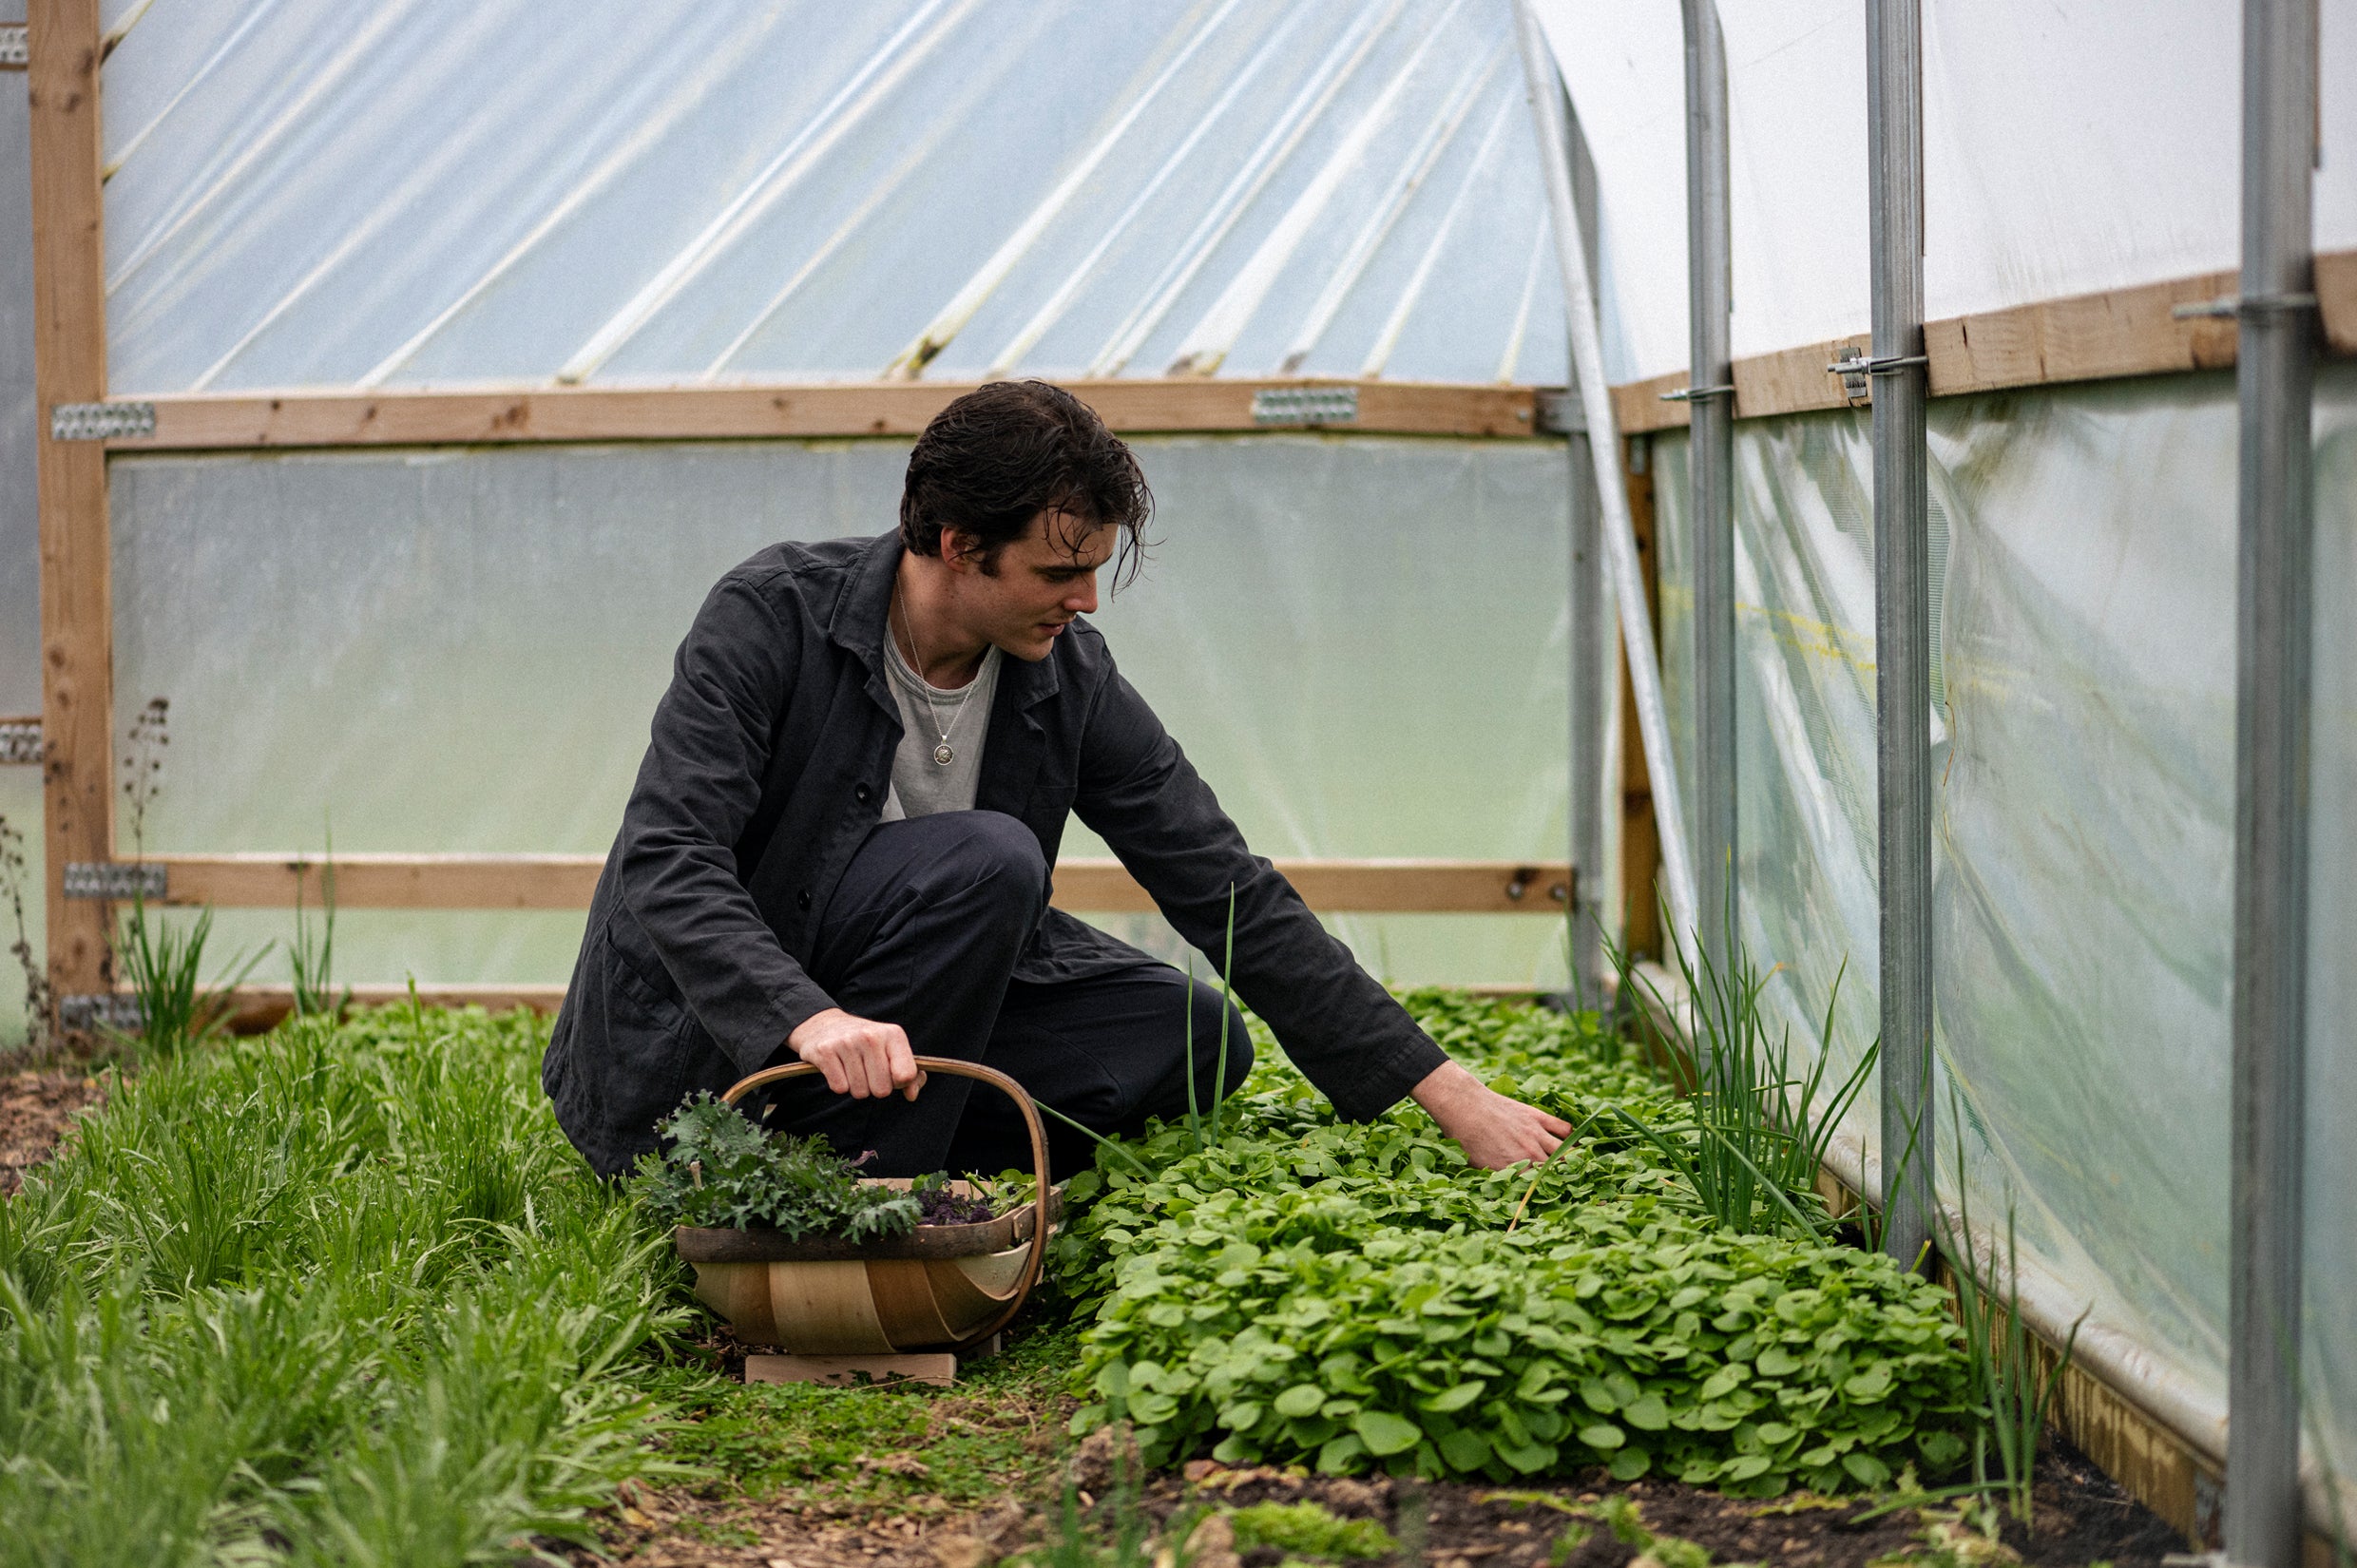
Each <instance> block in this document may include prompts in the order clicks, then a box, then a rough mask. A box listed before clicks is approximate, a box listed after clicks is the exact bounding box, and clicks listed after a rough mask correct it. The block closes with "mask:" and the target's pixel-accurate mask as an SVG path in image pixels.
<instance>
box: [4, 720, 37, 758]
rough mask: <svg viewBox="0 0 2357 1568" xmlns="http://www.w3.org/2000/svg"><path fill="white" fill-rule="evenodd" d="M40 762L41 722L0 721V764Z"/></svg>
mask: <svg viewBox="0 0 2357 1568" xmlns="http://www.w3.org/2000/svg"><path fill="white" fill-rule="evenodd" d="M40 760H41V720H39V719H37V718H11V719H8V720H6V721H0V762H38V761H40Z"/></svg>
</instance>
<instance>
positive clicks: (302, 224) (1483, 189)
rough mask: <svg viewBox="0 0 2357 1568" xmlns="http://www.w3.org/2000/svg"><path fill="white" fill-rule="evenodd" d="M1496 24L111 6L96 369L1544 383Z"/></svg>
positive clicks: (874, 12)
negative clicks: (105, 359)
mask: <svg viewBox="0 0 2357 1568" xmlns="http://www.w3.org/2000/svg"><path fill="white" fill-rule="evenodd" d="M118 12H119V13H120V14H119V15H118V14H115V13H118ZM1511 14H1512V13H1511V9H1510V6H1509V4H1508V0H1380V3H1376V4H1365V5H1362V4H1360V3H1358V0H1301V3H1299V4H1294V5H1287V6H1265V5H1253V4H1249V3H1248V0H1133V3H1125V4H1122V5H1118V6H1107V5H1101V4H1092V3H1089V0H1037V3H1025V4H1010V3H1008V0H889V3H874V4H863V5H856V6H845V5H839V4H831V3H828V0H758V3H754V4H738V5H726V6H710V5H695V4H689V3H686V0H658V3H656V4H652V5H649V4H644V3H640V0H631V3H627V4H625V3H623V0H582V3H579V4H575V5H570V6H567V7H565V8H563V9H562V12H561V13H558V12H552V11H551V10H549V8H547V7H546V6H545V5H538V4H533V3H531V0H489V3H476V4H460V3H458V0H388V3H386V4H383V5H374V6H350V5H341V4H335V3H334V0H259V3H257V4H254V5H250V6H244V7H231V6H219V5H216V6H201V5H200V6H157V7H153V8H152V9H150V8H146V7H143V6H137V5H133V4H129V3H127V0H125V3H123V4H117V5H114V6H112V7H111V8H110V14H109V16H108V22H109V25H110V26H126V27H127V28H128V31H127V32H126V33H125V36H124V38H123V41H122V43H121V46H120V47H119V48H117V49H116V50H115V51H114V53H113V54H112V55H110V56H109V57H108V59H107V62H106V66H105V80H104V89H105V97H106V117H105V133H106V148H105V155H106V160H107V166H108V169H109V178H108V181H107V184H106V289H107V316H108V339H109V349H108V352H109V355H110V374H111V376H112V379H113V384H114V385H115V386H116V387H117V388H118V389H120V390H123V391H125V392H133V391H136V392H179V391H195V390H207V389H220V390H227V389H236V388H253V387H286V386H352V385H359V386H379V385H382V386H403V385H414V384H418V383H424V382H441V383H448V382H466V381H481V380H487V379H489V380H508V381H515V380H522V381H544V380H548V379H557V380H563V381H567V382H572V381H581V382H632V381H661V382H699V381H730V380H743V379H778V378H787V377H849V378H861V379H865V378H872V377H874V376H877V375H879V374H882V373H886V372H887V371H888V369H889V370H891V371H892V372H894V373H920V372H928V371H929V373H934V374H939V375H948V376H975V375H982V374H985V373H1005V372H1009V371H1018V370H1019V371H1024V372H1039V373H1050V374H1056V375H1064V376H1070V375H1078V374H1091V375H1112V374H1121V373H1129V374H1161V373H1164V372H1166V371H1168V370H1171V369H1173V368H1174V367H1177V368H1182V369H1186V370H1191V371H1194V372H1196V373H1209V372H1214V371H1225V372H1228V373H1244V374H1254V375H1266V374H1272V373H1296V372H1297V373H1314V374H1335V375H1352V376H1355V375H1362V374H1363V375H1370V376H1371V375H1389V376H1392V377H1395V378H1407V379H1435V380H1454V381H1474V382H1480V381H1489V380H1494V379H1513V378H1516V377H1518V376H1520V377H1523V378H1525V379H1528V378H1531V377H1532V376H1533V375H1534V374H1535V375H1536V376H1538V377H1540V378H1546V379H1552V378H1553V377H1554V376H1555V375H1557V374H1558V373H1559V368H1560V367H1561V366H1562V364H1563V362H1564V354H1563V347H1562V345H1563V330H1562V304H1561V299H1560V294H1559V291H1558V287H1557V282H1556V279H1555V277H1554V274H1553V271H1552V269H1551V267H1550V266H1549V265H1547V264H1546V262H1545V259H1544V257H1545V254H1546V236H1545V224H1544V219H1543V211H1544V203H1543V201H1542V200H1541V197H1540V189H1539V183H1538V180H1539V174H1538V161H1537V157H1536V149H1535V146H1534V144H1533V143H1532V141H1531V138H1530V135H1529V130H1528V125H1527V113H1526V111H1525V110H1524V109H1523V88H1522V78H1521V74H1520V69H1519V67H1518V65H1517V62H1516V59H1515V56H1514V50H1513V46H1512V36H1511V29H1510V21H1511ZM1534 367H1536V369H1535V370H1534V369H1533V368H1534Z"/></svg>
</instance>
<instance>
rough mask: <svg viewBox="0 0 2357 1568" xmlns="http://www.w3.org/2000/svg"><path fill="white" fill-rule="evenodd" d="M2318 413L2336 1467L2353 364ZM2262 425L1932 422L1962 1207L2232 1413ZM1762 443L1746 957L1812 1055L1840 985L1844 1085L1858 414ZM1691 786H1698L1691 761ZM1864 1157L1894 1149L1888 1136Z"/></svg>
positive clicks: (2355, 422)
mask: <svg viewBox="0 0 2357 1568" xmlns="http://www.w3.org/2000/svg"><path fill="white" fill-rule="evenodd" d="M2317 404H2318V418H2317V430H2318V449H2317V459H2316V471H2317V520H2318V533H2317V540H2318V549H2317V563H2316V564H2317V586H2316V604H2317V633H2316V637H2317V641H2316V650H2315V663H2316V679H2315V682H2314V707H2313V709H2312V723H2313V734H2314V736H2315V755H2314V760H2313V770H2314V771H2313V774H2312V777H2313V779H2314V781H2315V788H2314V810H2315V816H2314V820H2313V824H2312V830H2311V843H2312V844H2313V846H2314V860H2313V863H2312V871H2311V894H2310V896H2311V901H2312V911H2313V912H2312V919H2313V923H2314V924H2313V930H2312V947H2311V954H2312V958H2311V963H2312V969H2313V988H2312V991H2311V1004H2310V1005H2311V1009H2312V1011H2311V1016H2310V1025H2309V1040H2310V1050H2309V1061H2310V1068H2309V1126H2310V1129H2311V1134H2310V1146H2309V1222H2308V1223H2309V1242H2308V1248H2307V1269H2308V1290H2309V1318H2308V1350H2307V1365H2306V1382H2307V1386H2308V1391H2309V1402H2310V1410H2311V1412H2312V1414H2313V1415H2314V1416H2315V1418H2316V1419H2315V1423H2314V1433H2313V1435H2314V1436H2321V1437H2322V1438H2324V1439H2325V1440H2326V1443H2327V1445H2328V1447H2329V1448H2331V1449H2332V1450H2333V1451H2334V1457H2335V1458H2336V1459H2344V1458H2346V1457H2347V1456H2350V1455H2352V1454H2357V1447H2353V1446H2352V1444H2357V1309H2352V1307H2351V1305H2350V1304H2351V1303H2352V1302H2357V1246H2352V1245H2351V1241H2352V1237H2351V1236H2350V1233H2349V1229H2348V1226H2349V1221H2348V1214H2347V1204H2346V1202H2345V1201H2344V1200H2345V1198H2346V1195H2347V1194H2348V1193H2349V1192H2351V1191H2357V1163H2352V1161H2351V1157H2350V1155H2349V1151H2348V1148H2347V1138H2346V1136H2345V1134H2346V1129H2347V1127H2348V1126H2349V1125H2350V1124H2351V1121H2352V1119H2357V1070H2352V1062H2357V1050H2353V1049H2352V1044H2353V1042H2357V994H2353V993H2352V992H2351V989H2350V985H2349V981H2348V955H2349V953H2350V952H2351V951H2357V865H2353V864H2352V863H2351V862H2350V860H2349V857H2348V855H2347V844H2348V843H2349V842H2350V837H2351V833H2352V832H2357V794H2352V788H2353V787H2352V785H2351V783H2350V781H2351V779H2353V778H2357V753H2352V752H2351V750H2350V742H2349V738H2348V737H2349V736H2351V735H2352V734H2357V621H2352V619H2351V616H2350V614H2349V611H2348V605H2349V604H2350V603H2351V602H2357V575H2352V574H2357V374H2352V373H2351V372H2350V371H2349V370H2348V369H2347V368H2346V367H2334V368H2329V369H2328V370H2327V371H2326V373H2324V374H2323V376H2322V377H2321V378H2320V382H2319V387H2318V395H2317ZM2236 424H2237V421H2236V411H2235V403H2234V391H2233V383H2232V378H2231V377H2229V376H2224V375H2213V376H2189V377H2182V378H2171V379H2156V380H2143V381H2135V382H2120V383H2112V384H2106V385H2098V386H2083V387H2073V388H2065V389H2060V390H2052V391H2038V392H2019V393H2008V394H2002V395H1995V396H1985V397H1975V398H1956V399H1947V400H1943V401H1941V402H1937V403H1934V404H1933V405H1932V409H1931V457H1932V468H1931V502H1932V515H1931V527H1932V545H1933V549H1932V559H1933V565H1934V570H1933V580H1932V581H1933V591H1934V595H1935V623H1936V625H1937V627H1938V634H1939V644H1938V649H1937V658H1936V660H1935V675H1936V682H1937V683H1936V685H1935V689H1934V690H1933V691H1932V692H1931V693H1930V694H1927V695H1928V696H1929V697H1930V698H1931V701H1932V707H1933V711H1934V719H1933V728H1932V732H1931V733H1932V741H1933V753H1932V755H1933V766H1934V770H1935V774H1936V776H1937V778H1938V791H1939V794H1938V799H1937V802H1936V807H1935V816H1934V859H1935V884H1934V895H1933V896H1934V937H1933V941H1934V954H1935V957H1934V966H1935V995H1936V1019H1935V1027H1936V1034H1937V1041H1938V1048H1939V1075H1938V1090H1937V1093H1938V1095H1939V1103H1938V1105H1937V1107H1936V1114H1937V1115H1938V1116H1939V1117H1940V1118H1942V1119H1943V1120H1944V1121H1945V1126H1944V1127H1943V1129H1942V1131H1941V1134H1940V1137H1939V1144H1940V1161H1941V1179H1942V1185H1943V1189H1944V1191H1945V1194H1946V1195H1948V1196H1949V1197H1950V1198H1951V1199H1952V1198H1954V1197H1955V1196H1956V1195H1958V1194H1959V1192H1960V1191H1961V1192H1962V1193H1963V1194H1964V1195H1966V1196H1968V1198H1969V1201H1970V1203H1971V1205H1972V1209H1973V1212H1974V1214H1975V1217H1976V1218H1977V1219H1979V1220H1982V1221H1984V1222H1987V1223H1990V1224H1993V1225H1998V1226H2001V1227H2002V1221H2003V1220H2004V1218H2005V1216H2006V1215H2007V1214H2008V1213H2010V1214H2014V1215H2015V1216H2017V1217H2018V1220H2019V1223H2020V1228H2021V1230H2020V1233H2021V1240H2022V1248H2023V1252H2024V1255H2025V1258H2026V1259H2028V1260H2029V1261H2032V1262H2034V1263H2036V1264H2038V1265H2041V1266H2042V1268H2043V1270H2044V1271H2045V1272H2048V1273H2050V1274H2051V1275H2053V1276H2055V1277H2057V1278H2059V1279H2060V1280H2061V1281H2063V1282H2064V1283H2065V1284H2066V1286H2067V1287H2068V1289H2069V1290H2070V1291H2071V1292H2072V1293H2073V1294H2074V1295H2075V1296H2076V1297H2077V1298H2078V1299H2079V1301H2080V1302H2081V1303H2084V1304H2087V1305H2089V1306H2091V1307H2092V1308H2093V1310H2094V1312H2095V1315H2096V1317H2097V1318H2098V1319H2099V1320H2102V1321H2104V1322H2106V1323H2108V1324H2110V1325H2113V1326H2115V1327H2117V1328H2119V1329H2124V1330H2125V1331H2126V1332H2127V1333H2128V1334H2129V1335H2130V1337H2131V1338H2133V1339H2134V1340H2135V1341H2137V1343H2139V1344H2140V1345H2142V1346H2143V1347H2144V1348H2147V1349H2148V1350H2150V1351H2152V1352H2153V1353H2154V1354H2155V1355H2156V1357H2157V1358H2158V1360H2159V1361H2160V1362H2161V1363H2163V1364H2164V1365H2165V1366H2167V1367H2171V1368H2173V1369H2174V1370H2175V1372H2176V1373H2177V1374H2179V1375H2181V1377H2182V1378H2183V1379H2185V1380H2186V1381H2187V1383H2188V1384H2189V1385H2190V1386H2192V1387H2194V1388H2195V1389H2197V1390H2199V1391H2200V1392H2201V1393H2202V1394H2203V1395H2204V1396H2205V1397H2206V1398H2207V1399H2208V1400H2209V1401H2211V1402H2213V1404H2214V1405H2216V1406H2217V1407H2218V1408H2221V1409H2222V1408H2223V1405H2224V1395H2225V1378H2226V1360H2225V1356H2226V1339H2225V1330H2226V1315H2227V1252H2228V1225H2227V1183H2228V1147H2229V1140H2230V1128H2229V1127H2228V1124H2227V1119H2226V1106H2227V1102H2228V1087H2229V1067H2230V1060H2231V1043H2230V1038H2229V1023H2228V1018H2229V1015H2228V989H2229V964H2230V961H2231V955H2232V919H2231V889H2232V824H2233V739H2234V659H2235V635H2234V614H2235V608H2234V592H2235V588H2234V584H2235V571H2236V560H2235V545H2234V540H2235V494H2234V474H2235V463H2236V459H2235V448H2236ZM1736 432H1737V433H1736V468H1737V484H1736V489H1735V496H1736V599H1737V621H1738V624H1737V636H1738V648H1739V660H1740V662H1739V670H1738V680H1739V682H1740V692H1739V701H1738V715H1737V717H1738V727H1739V746H1738V757H1739V766H1740V768H1741V776H1740V779H1739V794H1738V802H1739V803H1738V817H1739V828H1738V832H1739V834H1740V837H1741V845H1740V849H1739V866H1740V878H1741V883H1742V893H1741V896H1742V900H1743V908H1742V925H1743V930H1744V933H1745V937H1746V940H1747V941H1748V942H1749V943H1750V944H1751V945H1752V952H1753V957H1754V958H1755V960H1756V961H1757V962H1758V963H1759V965H1760V966H1762V967H1763V968H1765V967H1767V966H1771V965H1775V966H1780V967H1779V968H1778V969H1777V972H1776V974H1775V976H1774V978H1773V981H1772V982H1771V985H1770V996H1771V999H1772V1000H1773V1002H1774V1003H1775V1004H1777V1005H1778V1007H1779V1008H1780V1009H1781V1010H1782V1012H1783V1013H1784V1015H1785V1016H1786V1018H1787V1019H1788V1020H1789V1021H1790V1022H1791V1023H1792V1027H1793V1033H1794V1037H1795V1038H1796V1039H1806V1038H1810V1037H1811V1034H1812V1032H1813V1029H1814V1023H1813V1022H1812V1020H1814V1019H1816V1018H1819V1017H1821V1016H1822V1014H1823V1011H1824V1009H1825V1007H1826V1004H1827V1001H1828V994H1829V988H1830V981H1831V978H1832V976H1833V975H1834V974H1835V973H1836V972H1837V971H1839V969H1840V967H1841V965H1842V963H1843V961H1844V960H1845V959H1846V960H1847V962H1848V973H1847V979H1846V981H1845V983H1844V995H1845V998H1846V999H1847V1001H1846V1004H1845V1005H1844V1006H1843V1007H1842V1009H1841V1014H1840V1023H1839V1026H1838V1030H1837V1033H1838V1035H1839V1046H1840V1049H1841V1051H1842V1053H1843V1056H1844V1057H1845V1058H1847V1059H1849V1060H1854V1053H1855V1052H1856V1051H1857V1050H1858V1049H1859V1048H1860V1047H1861V1046H1862V1045H1863V1043H1864V1042H1867V1041H1869V1040H1871V1039H1872V1038H1873V1035H1874V1032H1875V1027H1876V1024H1875V1013H1874V1009H1875V1001H1874V993H1875V965H1876V962H1877V959H1876V951H1877V947H1876V893H1875V887H1876V876H1875V869H1876V851H1875V843H1876V840H1875V823H1874V701H1875V687H1874V679H1875V666H1874V636H1873V628H1874V618H1873V529H1872V510H1871V488H1870V481H1871V471H1872V465H1871V447H1870V442H1869V440H1868V428H1867V421H1866V417H1865V415H1864V414H1863V413H1830V414H1821V415H1806V416H1799V417H1794V418H1790V419H1778V420H1761V421H1754V422H1746V423H1744V424H1741V425H1738V426H1737V427H1736ZM1654 449H1655V452H1656V454H1657V456H1658V459H1659V468H1658V489H1657V496H1658V508H1659V516H1660V520H1661V525H1662V528H1661V531H1662V539H1663V548H1662V557H1661V561H1662V569H1663V578H1664V581H1663V588H1662V599H1663V604H1664V616H1663V621H1664V636H1665V637H1667V638H1672V639H1677V638H1690V637H1691V635H1692V615H1691V589H1690V581H1691V580H1690V576H1689V575H1688V574H1690V572H1691V565H1690V562H1691V549H1690V541H1691V535H1690V530H1689V529H1688V527H1687V520H1686V515H1685V510H1686V509H1685V490H1684V486H1685V482H1686V481H1685V444H1684V441H1683V439H1682V438H1678V439H1674V440H1657V441H1656V442H1655V443H1654ZM1680 606H1685V607H1686V608H1685V610H1684V613H1683V614H1682V615H1681V614H1679V613H1677V612H1678V609H1679V607H1680ZM1664 663H1665V665H1666V666H1667V667H1668V670H1669V674H1670V679H1671V680H1672V694H1673V699H1674V702H1673V705H1674V710H1675V711H1676V712H1677V714H1678V715H1679V716H1680V725H1681V731H1684V730H1688V729H1690V724H1691V719H1690V717H1687V716H1688V714H1689V710H1690V706H1691V696H1692V679H1691V669H1692V661H1691V657H1690V656H1688V655H1685V654H1683V653H1681V651H1680V650H1678V649H1677V648H1676V647H1672V648H1669V649H1666V650H1665V656H1664ZM1685 745H1686V746H1688V747H1690V745H1691V741H1690V740H1687V741H1685ZM1680 755H1681V757H1690V756H1691V752H1690V750H1681V753H1680ZM1685 780H1686V783H1687V787H1688V788H1689V789H1690V790H1691V789H1693V788H1696V787H1697V786H1696V782H1695V781H1694V780H1693V777H1692V772H1691V764H1690V762H1689V763H1688V764H1687V765H1686V771H1685ZM1951 1097H1953V1098H1951ZM1951 1108H1953V1110H1954V1111H1956V1112H1960V1113H1961V1121H1962V1126H1961V1128H1960V1127H1959V1125H1958V1120H1959V1119H1958V1118H1957V1117H1955V1116H1952V1115H1951ZM1852 1129H1853V1130H1854V1131H1856V1132H1858V1133H1860V1134H1861V1135H1863V1136H1864V1137H1865V1138H1867V1139H1868V1142H1869V1143H1871V1142H1873V1141H1875V1138H1874V1120H1873V1115H1872V1113H1871V1110H1870V1108H1869V1109H1868V1113H1867V1114H1865V1115H1863V1116H1860V1117H1857V1118H1854V1119H1853V1121H1852ZM1960 1131H1961V1134H1962V1152H1963V1156H1964V1162H1963V1166H1962V1168H1961V1170H1960V1169H1959V1167H1958V1164H1957V1159H1956V1156H1957V1151H1958V1143H1957V1138H1958V1135H1959V1132H1960ZM1960 1176H1961V1178H1962V1183H1963V1185H1962V1187H1961V1188H1960V1187H1959V1185H1958V1183H1959V1178H1960ZM2343 1473H2344V1474H2346V1473H2347V1471H2346V1470H2345V1469H2344V1470H2343Z"/></svg>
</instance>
